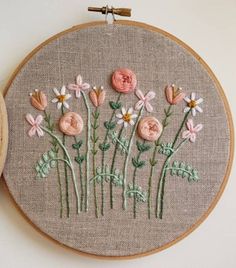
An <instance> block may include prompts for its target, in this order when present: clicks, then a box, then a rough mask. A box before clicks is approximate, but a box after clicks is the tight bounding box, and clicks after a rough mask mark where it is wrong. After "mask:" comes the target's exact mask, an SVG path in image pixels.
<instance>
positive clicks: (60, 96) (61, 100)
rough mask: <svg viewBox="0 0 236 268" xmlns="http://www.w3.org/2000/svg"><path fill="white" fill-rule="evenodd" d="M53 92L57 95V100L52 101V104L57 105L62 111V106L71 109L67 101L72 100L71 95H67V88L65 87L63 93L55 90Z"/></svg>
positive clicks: (62, 89)
mask: <svg viewBox="0 0 236 268" xmlns="http://www.w3.org/2000/svg"><path fill="white" fill-rule="evenodd" d="M53 92H54V93H55V95H56V98H54V99H53V100H52V103H57V109H61V107H62V105H63V107H65V108H67V109H69V104H68V103H67V102H66V101H67V100H68V99H69V98H71V94H66V87H65V86H63V87H62V88H61V92H59V91H58V90H57V89H56V88H54V89H53Z"/></svg>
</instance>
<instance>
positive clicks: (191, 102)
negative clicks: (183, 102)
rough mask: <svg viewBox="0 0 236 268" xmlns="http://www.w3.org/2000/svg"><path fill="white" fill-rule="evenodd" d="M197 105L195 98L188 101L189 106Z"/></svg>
mask: <svg viewBox="0 0 236 268" xmlns="http://www.w3.org/2000/svg"><path fill="white" fill-rule="evenodd" d="M196 106H197V103H196V101H195V100H191V101H190V102H189V103H188V107H189V108H191V109H192V108H195V107H196Z"/></svg>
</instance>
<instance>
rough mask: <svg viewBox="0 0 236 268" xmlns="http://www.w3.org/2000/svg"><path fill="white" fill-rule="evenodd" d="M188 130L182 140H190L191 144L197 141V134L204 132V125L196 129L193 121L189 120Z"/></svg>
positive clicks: (199, 125)
mask: <svg viewBox="0 0 236 268" xmlns="http://www.w3.org/2000/svg"><path fill="white" fill-rule="evenodd" d="M186 126H187V129H188V130H185V131H184V132H183V134H182V138H183V139H189V140H190V141H191V142H195V140H196V134H197V132H199V131H200V130H202V128H203V125H202V124H198V125H196V126H195V127H194V126H193V120H192V119H189V120H188V121H187V123H186Z"/></svg>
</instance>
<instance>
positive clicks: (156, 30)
mask: <svg viewBox="0 0 236 268" xmlns="http://www.w3.org/2000/svg"><path fill="white" fill-rule="evenodd" d="M104 24H106V22H104V21H97V22H91V23H86V24H82V25H78V26H74V27H72V28H70V29H68V30H65V31H63V32H61V33H59V34H56V35H55V36H53V37H51V38H49V39H48V40H46V41H45V42H43V43H42V44H40V45H39V46H38V47H37V48H35V49H34V50H33V51H32V52H31V53H30V54H29V55H28V56H27V57H26V58H25V59H24V60H23V61H22V63H21V64H20V65H19V66H18V68H17V69H16V70H15V72H14V73H13V75H12V77H11V78H10V80H9V82H8V84H7V86H6V88H5V90H4V93H5V94H6V92H7V90H8V89H9V88H10V86H11V84H12V82H13V80H14V79H15V77H16V76H17V75H18V73H19V72H20V70H21V68H22V67H23V66H24V65H25V64H26V63H27V62H28V61H29V60H30V59H31V58H32V57H33V56H34V55H35V54H36V53H37V52H38V51H39V50H40V49H41V48H43V47H44V46H46V45H47V44H49V43H50V42H51V41H53V40H55V39H56V38H58V37H61V36H63V35H65V34H67V33H69V32H73V31H78V30H81V29H86V28H89V27H92V26H98V25H104ZM114 24H121V25H128V26H136V27H140V28H143V29H146V30H148V31H152V32H157V33H160V34H162V35H164V36H166V37H167V38H169V39H171V40H172V41H174V42H176V43H177V44H179V45H180V46H182V47H183V48H185V49H186V50H187V51H188V52H189V53H190V54H191V55H192V56H193V57H194V58H195V59H196V60H197V61H198V62H199V63H200V64H201V65H202V66H203V68H204V69H205V70H206V71H207V73H208V75H209V76H210V77H211V79H212V80H213V81H214V83H215V85H216V87H217V90H218V93H219V95H220V96H221V99H222V101H223V103H224V107H225V110H226V115H227V119H228V123H229V131H230V149H229V150H230V153H229V160H228V164H227V169H226V173H225V177H224V180H223V182H222V184H221V187H220V189H219V191H218V193H217V194H216V196H215V198H214V199H213V201H212V203H211V205H210V206H209V208H208V210H207V211H206V212H205V213H204V215H203V216H202V217H201V218H200V219H199V220H198V221H197V222H196V223H195V224H193V225H192V226H191V228H189V229H188V230H187V231H186V232H185V233H183V234H181V235H180V236H179V237H177V238H176V239H175V240H173V241H171V242H169V243H167V244H165V245H164V246H162V247H159V248H158V249H154V250H151V251H148V252H145V253H141V254H135V255H131V256H121V257H118V256H115V257H113V256H98V255H93V254H89V253H84V252H81V251H79V250H76V249H73V248H71V249H72V250H74V251H75V252H78V253H79V254H81V255H85V256H90V257H96V258H101V259H112V260H114V259H132V258H137V257H141V256H147V255H150V254H153V253H156V252H159V251H161V250H164V249H166V248H168V247H170V246H172V245H174V244H175V243H177V242H178V241H180V240H182V239H183V238H185V237H186V236H187V235H189V234H190V233H191V232H192V231H194V230H195V229H196V228H197V227H198V226H199V225H200V224H201V223H202V222H203V221H204V220H205V219H206V218H207V216H208V215H209V214H210V212H211V211H212V210H213V209H214V207H215V206H216V204H217V202H218V200H219V198H220V197H221V195H222V193H223V191H224V188H225V186H226V183H227V181H228V178H229V174H230V170H231V167H232V162H233V153H234V130H233V121H232V115H231V112H230V108H229V104H228V102H227V99H226V96H225V94H224V91H223V89H222V87H221V85H220V83H219V81H218V80H217V78H216V77H215V75H214V74H213V72H212V71H211V69H210V68H209V66H208V65H207V64H206V63H205V62H204V60H203V59H202V58H201V57H200V56H199V55H198V54H197V53H196V52H195V51H194V50H193V49H191V48H190V47H189V46H188V45H186V44H185V43H184V42H182V41H181V40H179V39H178V38H176V37H175V36H173V35H171V34H169V33H167V32H165V31H163V30H161V29H159V28H156V27H153V26H150V25H147V24H144V23H140V22H135V21H128V20H117V21H114ZM1 107H2V106H1ZM4 134H5V135H6V133H4ZM5 144H6V143H5ZM5 146H6V145H5ZM5 150H6V147H5ZM9 193H10V192H9ZM10 195H11V193H10ZM12 200H13V201H14V199H13V197H12ZM14 203H15V205H16V207H17V208H18V209H19V210H20V211H21V213H22V214H23V215H24V216H25V218H26V219H27V220H28V221H29V222H30V223H31V224H32V225H33V226H34V227H35V228H36V229H37V230H38V231H40V232H41V233H42V234H44V235H45V236H47V237H49V238H50V239H51V240H53V241H55V242H56V243H59V244H61V243H60V242H59V241H57V240H54V239H53V238H51V237H50V236H49V235H47V234H46V233H44V232H43V231H42V230H41V229H40V228H39V227H37V226H36V225H34V224H33V223H32V222H31V221H30V219H29V218H28V217H27V216H26V215H25V214H24V212H23V211H22V210H21V209H20V208H19V206H18V205H17V203H16V202H15V201H14ZM61 245H63V244H61ZM63 246H65V247H66V248H68V247H69V246H67V245H63Z"/></svg>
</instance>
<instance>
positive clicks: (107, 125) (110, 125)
mask: <svg viewBox="0 0 236 268" xmlns="http://www.w3.org/2000/svg"><path fill="white" fill-rule="evenodd" d="M104 126H105V128H106V129H108V130H112V129H114V128H115V127H116V123H115V122H109V121H106V122H104Z"/></svg>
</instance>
